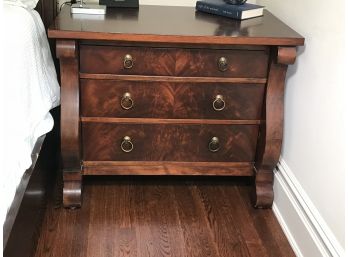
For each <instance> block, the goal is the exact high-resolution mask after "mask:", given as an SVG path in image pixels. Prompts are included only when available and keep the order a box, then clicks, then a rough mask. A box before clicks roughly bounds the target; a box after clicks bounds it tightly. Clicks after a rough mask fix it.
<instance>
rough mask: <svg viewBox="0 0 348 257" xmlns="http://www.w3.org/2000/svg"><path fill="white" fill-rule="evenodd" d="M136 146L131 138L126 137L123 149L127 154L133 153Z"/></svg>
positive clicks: (122, 144)
mask: <svg viewBox="0 0 348 257" xmlns="http://www.w3.org/2000/svg"><path fill="white" fill-rule="evenodd" d="M133 148H134V145H133V143H132V139H131V138H130V137H129V136H125V137H124V138H123V140H122V143H121V149H122V151H123V152H125V153H130V152H131V151H133Z"/></svg>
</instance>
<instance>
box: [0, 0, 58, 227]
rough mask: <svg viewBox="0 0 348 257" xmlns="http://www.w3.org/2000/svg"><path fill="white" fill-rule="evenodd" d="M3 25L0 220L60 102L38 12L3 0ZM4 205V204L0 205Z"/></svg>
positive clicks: (50, 125)
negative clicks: (4, 24) (52, 113)
mask: <svg viewBox="0 0 348 257" xmlns="http://www.w3.org/2000/svg"><path fill="white" fill-rule="evenodd" d="M3 22H5V23H6V24H7V25H6V26H3V27H2V33H1V34H2V39H1V40H3V39H5V40H3V42H2V43H3V48H2V50H3V62H4V63H3V66H4V68H3V69H4V82H3V83H2V85H1V86H2V90H1V93H2V94H3V98H5V99H4V106H5V109H4V110H5V111H4V112H3V114H2V115H0V122H3V124H2V125H3V127H4V128H3V129H4V132H3V135H5V139H4V141H5V143H4V144H1V145H0V147H3V149H2V150H3V151H4V160H3V161H2V162H1V163H0V165H1V167H0V168H1V173H2V174H1V175H2V176H1V177H2V178H5V179H2V180H1V181H0V185H1V194H2V196H1V198H2V201H3V202H2V203H1V205H2V206H1V207H2V208H1V214H0V215H1V216H0V219H1V222H2V224H4V221H5V218H6V213H7V210H8V208H9V207H10V205H11V203H12V200H13V198H14V195H15V192H16V188H17V186H18V185H19V182H20V181H21V178H22V176H23V173H24V172H25V170H26V169H28V168H29V167H30V166H31V152H32V150H33V147H34V145H35V142H36V140H37V139H38V138H39V137H40V136H41V135H43V134H45V133H47V132H49V131H50V130H51V129H52V128H53V118H52V116H51V114H50V113H49V110H50V109H52V108H54V107H56V106H57V105H59V102H60V89H59V85H58V82H57V75H56V71H55V68H54V64H53V60H52V57H51V53H50V49H49V45H48V41H47V37H46V32H45V28H44V25H43V23H42V21H41V18H40V16H39V14H38V13H37V12H36V11H35V10H32V9H26V8H23V7H20V6H18V4H16V3H14V4H13V3H12V4H11V3H10V2H7V1H6V2H5V3H4V5H3ZM4 207H6V208H4Z"/></svg>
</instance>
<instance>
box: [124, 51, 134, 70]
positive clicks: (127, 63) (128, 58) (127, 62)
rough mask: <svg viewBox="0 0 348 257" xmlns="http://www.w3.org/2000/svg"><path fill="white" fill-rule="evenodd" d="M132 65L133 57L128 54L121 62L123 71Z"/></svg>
mask: <svg viewBox="0 0 348 257" xmlns="http://www.w3.org/2000/svg"><path fill="white" fill-rule="evenodd" d="M133 65H134V61H133V57H132V56H131V55H130V54H126V55H125V56H124V60H123V67H124V68H125V69H131V68H132V67H133Z"/></svg>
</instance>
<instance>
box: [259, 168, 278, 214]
mask: <svg viewBox="0 0 348 257" xmlns="http://www.w3.org/2000/svg"><path fill="white" fill-rule="evenodd" d="M273 177H274V175H273V171H268V170H267V171H266V170H260V171H258V172H256V176H255V192H254V207H255V208H260V209H266V208H271V207H272V204H273V199H274V193H273Z"/></svg>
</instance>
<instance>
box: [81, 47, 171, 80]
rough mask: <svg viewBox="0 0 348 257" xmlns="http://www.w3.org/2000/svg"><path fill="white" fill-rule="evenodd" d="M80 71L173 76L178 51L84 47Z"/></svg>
mask: <svg viewBox="0 0 348 257" xmlns="http://www.w3.org/2000/svg"><path fill="white" fill-rule="evenodd" d="M80 70H81V72H84V73H96V74H121V75H174V71H175V51H173V50H172V49H164V48H145V47H114V46H89V45H81V47H80Z"/></svg>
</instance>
